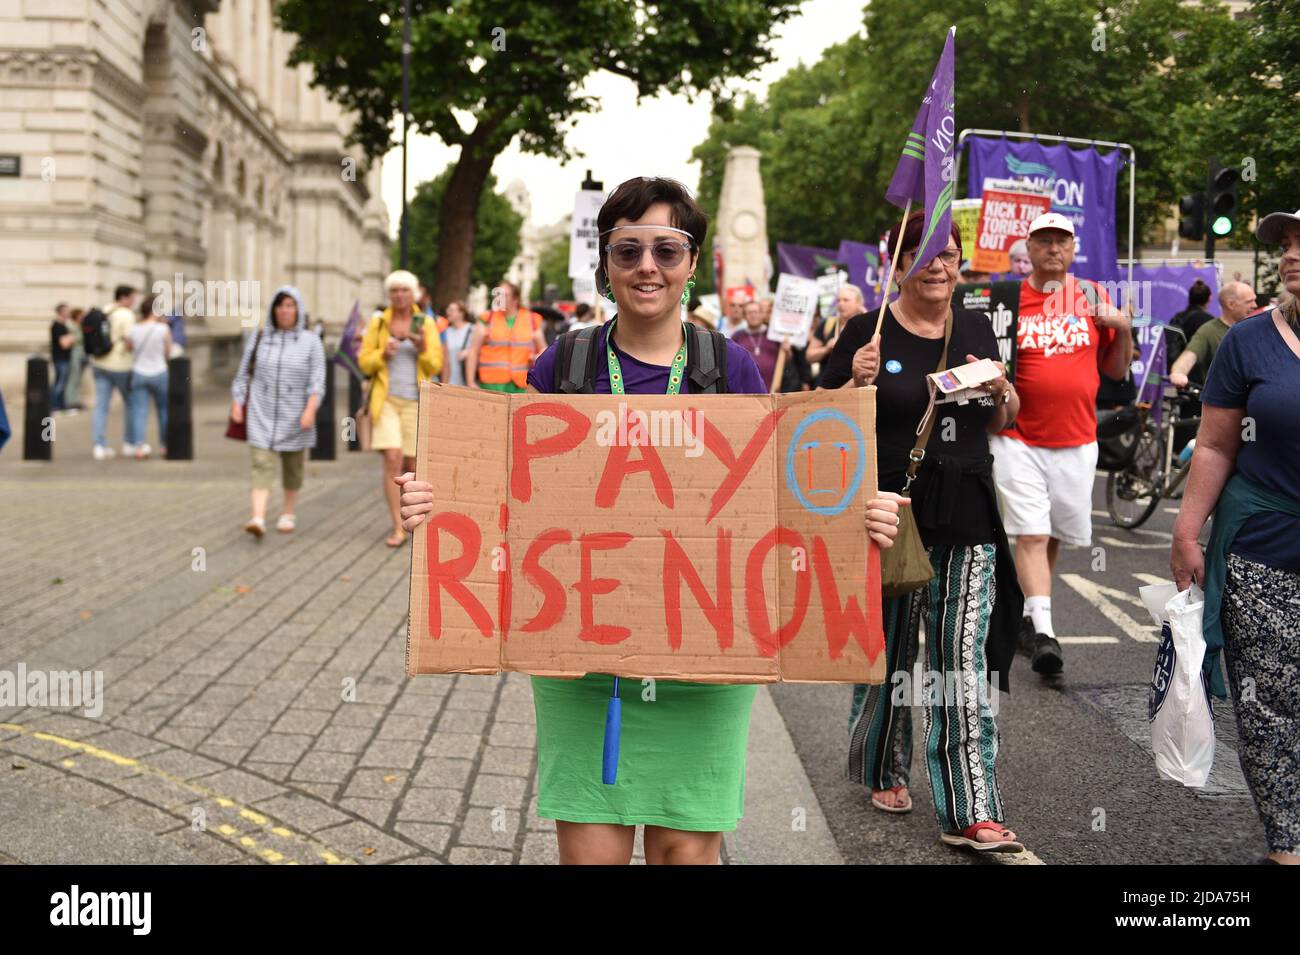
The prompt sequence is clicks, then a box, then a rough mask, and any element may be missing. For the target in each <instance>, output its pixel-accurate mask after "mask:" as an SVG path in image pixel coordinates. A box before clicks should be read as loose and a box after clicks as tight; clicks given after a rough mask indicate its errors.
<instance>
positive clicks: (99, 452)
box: [95, 444, 117, 461]
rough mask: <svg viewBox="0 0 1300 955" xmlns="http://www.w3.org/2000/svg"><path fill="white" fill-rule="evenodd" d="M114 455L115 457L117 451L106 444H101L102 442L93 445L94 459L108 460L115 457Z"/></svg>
mask: <svg viewBox="0 0 1300 955" xmlns="http://www.w3.org/2000/svg"><path fill="white" fill-rule="evenodd" d="M115 457H117V452H116V451H114V450H113V449H112V448H110V447H107V446H105V445H102V444H97V445H95V460H96V461H107V460H109V459H110V458H115Z"/></svg>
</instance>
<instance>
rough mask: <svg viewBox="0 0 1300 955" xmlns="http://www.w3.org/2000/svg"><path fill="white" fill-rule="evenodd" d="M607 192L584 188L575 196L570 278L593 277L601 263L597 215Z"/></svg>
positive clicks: (570, 244) (570, 238)
mask: <svg viewBox="0 0 1300 955" xmlns="http://www.w3.org/2000/svg"><path fill="white" fill-rule="evenodd" d="M604 204H605V194H604V193H603V192H597V191H596V190H594V189H584V190H582V191H580V192H578V193H576V194H575V195H574V198H573V225H572V230H571V231H570V232H569V278H571V279H577V278H583V277H591V276H593V275H595V274H596V267H597V266H598V265H600V236H599V234H598V227H597V225H596V216H597V215H599V214H600V207H601V206H603V205H604Z"/></svg>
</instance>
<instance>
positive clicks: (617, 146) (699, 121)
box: [383, 0, 862, 234]
mask: <svg viewBox="0 0 1300 955" xmlns="http://www.w3.org/2000/svg"><path fill="white" fill-rule="evenodd" d="M861 10H862V6H861V4H859V3H858V2H857V0H805V2H804V4H803V6H802V7H801V8H800V11H799V12H798V13H797V14H796V15H795V16H794V17H792V18H791V19H790V20H788V21H787V22H786V23H785V24H784V25H783V26H781V27H780V28H779V29H778V32H777V36H776V38H775V41H774V43H773V51H774V53H775V54H776V56H775V59H774V61H773V62H772V63H770V64H768V65H767V66H766V67H765V68H764V69H763V70H761V71H760V72H759V73H758V74H757V76H756V79H754V80H751V81H749V82H746V83H739V82H734V81H733V83H732V86H733V87H734V88H736V89H746V90H752V91H756V92H759V93H760V94H761V93H762V91H763V90H765V89H766V88H767V86H769V85H770V84H771V83H773V82H774V81H775V80H777V79H779V78H780V77H781V76H783V75H784V74H785V73H786V72H787V71H788V70H790V69H791V68H792V67H794V66H796V65H798V64H799V63H800V62H803V63H815V62H816V61H817V60H818V59H820V57H821V53H822V51H823V50H824V49H825V48H826V47H828V46H830V45H832V44H834V43H838V42H839V41H840V40H843V39H844V38H845V37H847V36H849V35H851V34H852V33H855V32H860V31H861V29H862V16H861ZM584 92H586V93H587V94H589V95H592V96H597V97H599V98H600V101H601V102H602V103H603V104H604V106H603V108H602V109H601V110H599V111H597V112H594V113H587V114H583V115H581V116H579V117H578V118H577V122H576V123H575V124H574V126H573V129H572V131H571V132H570V133H569V135H568V142H569V144H570V145H571V146H572V147H573V148H574V149H575V150H576V151H579V152H582V153H585V156H583V157H580V158H578V159H575V160H573V161H571V162H569V163H567V164H564V163H561V162H560V161H558V160H555V159H550V158H547V157H545V156H535V155H527V154H524V153H521V152H520V151H519V149H518V147H517V146H515V145H511V146H510V148H508V149H507V150H506V151H505V152H503V153H502V154H501V155H500V156H498V157H497V161H496V163H495V164H494V165H493V167H492V171H493V172H494V173H496V177H497V187H498V189H504V188H505V186H506V185H507V184H508V183H510V181H511V180H513V179H522V180H523V181H524V183H525V184H526V185H527V186H528V192H529V194H530V196H531V199H532V204H533V221H534V223H536V224H537V225H549V224H550V223H553V222H555V221H557V220H559V219H560V218H562V217H563V216H564V215H566V214H568V213H570V212H572V211H573V193H574V192H575V191H576V190H577V189H578V187H579V186H580V185H581V183H582V180H583V178H584V176H585V175H586V170H587V169H591V170H592V175H593V176H595V178H596V179H597V180H599V181H600V182H602V183H603V185H604V186H605V189H606V190H608V189H611V188H613V187H614V186H615V185H617V184H618V183H620V182H622V181H623V180H625V179H630V178H631V177H632V176H640V175H659V176H671V177H672V178H674V179H680V180H681V181H682V182H684V183H686V185H688V186H690V187H691V188H692V189H695V188H696V186H697V185H698V184H699V178H700V170H699V165H698V163H693V162H691V158H690V157H691V150H692V149H694V148H695V146H696V145H697V144H698V143H699V142H701V141H702V140H703V139H704V137H705V135H706V134H707V132H708V128H709V110H710V101H709V97H707V96H703V97H701V98H699V99H698V100H695V101H691V100H690V99H688V98H687V97H685V96H659V97H656V98H654V99H648V100H643V101H642V102H641V104H640V105H639V106H638V105H637V104H636V87H635V85H634V84H633V83H632V81H631V80H628V79H624V78H623V77H619V76H614V75H613V74H610V73H604V72H601V73H597V74H595V75H593V76H591V77H589V78H588V80H587V83H586V84H585V86H584ZM457 152H458V150H456V149H451V148H448V147H446V146H444V145H443V144H442V143H441V142H440V141H439V140H437V139H436V138H433V137H430V136H416V137H414V138H412V139H411V141H410V166H409V169H408V171H407V176H408V184H407V185H408V193H407V195H408V198H409V196H410V195H413V194H414V191H415V187H416V185H417V184H419V183H420V182H423V181H424V180H426V179H432V178H433V177H434V176H436V175H437V174H438V173H439V172H441V171H442V170H443V168H444V167H445V166H447V165H448V164H449V163H451V162H453V161H454V159H455V157H456V154H457ZM383 177H384V181H383V191H384V201H385V202H386V203H387V204H388V215H389V220H390V222H391V225H392V229H393V232H394V234H396V231H397V226H398V221H399V219H400V218H401V208H402V151H401V150H400V149H394V150H393V151H391V152H390V153H389V154H388V155H387V156H385V157H384V169H383Z"/></svg>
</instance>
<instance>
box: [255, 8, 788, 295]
mask: <svg viewBox="0 0 1300 955" xmlns="http://www.w3.org/2000/svg"><path fill="white" fill-rule="evenodd" d="M799 2H800V0H673V2H672V3H660V2H658V0H549V2H546V0H442V2H434V0H413V2H412V23H411V48H412V53H411V118H412V123H411V128H412V129H413V130H418V131H419V132H422V133H427V134H430V135H434V136H437V137H438V138H439V139H441V140H442V141H443V142H444V143H447V144H448V145H452V146H459V147H460V155H459V158H458V159H457V161H456V165H455V168H454V170H453V171H452V175H451V179H450V180H449V182H448V184H447V191H446V196H445V201H444V202H443V203H442V205H441V208H440V216H441V221H440V223H439V242H438V244H439V247H440V248H441V249H442V250H443V255H442V256H441V258H440V259H439V262H438V272H437V275H436V278H435V279H434V283H433V286H432V289H433V294H434V296H435V297H436V298H438V299H439V300H445V299H448V298H455V297H459V296H461V295H463V294H464V293H465V291H466V289H467V288H468V285H469V280H470V272H471V264H470V263H471V255H472V251H471V250H472V249H473V247H474V241H475V222H476V220H475V213H476V210H477V208H478V203H479V198H480V196H481V195H482V193H483V188H484V183H485V182H486V181H487V176H488V172H489V170H490V169H491V168H492V163H493V160H495V159H496V157H497V156H498V155H499V154H500V153H501V152H502V150H504V149H505V148H506V146H507V145H509V144H510V143H511V142H512V141H513V140H515V139H516V138H517V139H518V142H519V144H520V147H521V148H522V149H523V150H524V151H526V152H533V153H540V154H543V155H548V156H554V157H557V158H568V157H569V156H570V155H571V150H570V149H569V147H568V146H567V145H566V143H565V133H566V132H567V127H568V125H569V123H570V122H571V121H572V120H573V119H574V117H576V116H577V115H579V114H581V113H584V112H588V111H590V110H593V109H595V108H597V107H598V106H599V102H598V101H597V100H595V99H594V98H593V97H590V96H587V95H585V94H584V93H583V92H582V84H583V82H584V81H585V80H586V78H587V77H588V76H590V75H592V74H593V73H596V72H598V71H601V70H604V71H607V72H610V73H614V74H616V75H618V76H623V77H626V78H628V79H630V80H631V81H632V82H633V83H635V84H636V88H637V93H638V95H639V96H653V95H655V94H657V93H660V92H669V93H676V92H686V93H691V94H699V93H703V92H706V91H712V92H718V91H720V90H721V88H722V83H723V81H724V80H725V79H726V78H728V77H731V76H743V75H747V74H749V73H750V72H752V71H753V70H755V69H756V68H758V67H760V66H762V65H763V64H764V63H766V62H768V60H770V59H771V52H770V47H771V37H772V30H773V28H774V27H775V26H776V25H778V24H780V23H781V22H782V21H784V20H785V19H787V18H788V17H789V16H790V15H791V14H792V13H793V12H794V11H795V9H796V8H797V7H798V6H799ZM276 13H277V16H278V18H279V23H280V25H281V27H282V28H283V29H285V30H286V31H288V32H290V33H292V34H294V35H295V36H296V38H297V39H296V41H295V45H294V48H293V51H292V52H291V54H290V63H293V64H297V63H307V64H310V65H311V66H312V68H313V70H314V77H313V81H312V82H313V83H314V84H316V85H318V86H321V87H323V88H324V89H325V90H327V91H328V93H329V95H330V96H331V97H332V98H333V99H334V100H336V101H337V102H338V103H339V104H341V105H342V106H343V107H345V108H346V109H347V110H349V111H350V112H352V113H353V114H355V116H356V117H357V125H356V128H355V132H354V134H353V139H354V141H355V142H358V143H360V144H361V145H362V146H363V147H364V148H365V150H366V152H367V153H368V154H369V155H371V156H378V155H381V154H382V153H384V152H385V151H386V150H387V149H388V148H390V147H391V146H392V145H393V144H394V134H395V131H396V128H397V123H396V117H397V113H398V110H399V109H400V90H401V42H402V39H401V24H402V0H280V3H279V4H278V5H277V7H276ZM650 134H651V133H650V131H647V135H650Z"/></svg>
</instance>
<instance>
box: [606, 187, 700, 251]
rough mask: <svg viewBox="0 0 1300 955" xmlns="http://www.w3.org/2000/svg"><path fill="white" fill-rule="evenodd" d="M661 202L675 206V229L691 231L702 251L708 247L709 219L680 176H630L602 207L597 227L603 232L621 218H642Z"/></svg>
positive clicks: (696, 249)
mask: <svg viewBox="0 0 1300 955" xmlns="http://www.w3.org/2000/svg"><path fill="white" fill-rule="evenodd" d="M659 202H666V203H668V205H669V206H670V207H671V208H672V215H671V216H670V218H669V221H670V222H671V223H672V224H673V226H674V227H675V228H678V229H683V230H685V231H686V232H689V233H690V234H691V240H692V242H691V245H693V246H694V247H695V251H696V252H699V250H700V249H702V248H703V247H704V236H705V234H706V233H707V232H708V229H709V219H708V216H706V215H705V214H704V211H703V210H702V209H700V207H699V205H698V204H697V203H696V202H695V199H694V198H693V197H692V196H691V193H690V190H689V189H687V188H686V187H685V186H683V185H682V184H681V183H680V182H678V181H677V180H676V179H664V178H660V177H657V176H656V177H649V176H640V177H638V178H636V179H629V180H628V181H627V182H625V183H623V184H622V185H621V186H619V187H618V188H617V189H615V190H614V194H613V195H611V196H610V197H609V198H608V199H606V200H605V204H604V205H603V206H601V207H600V214H599V215H597V216H596V227H597V229H598V230H599V231H600V232H601V233H602V234H603V233H605V232H608V231H609V230H610V229H612V228H614V223H615V222H617V221H618V220H619V219H639V218H641V217H642V216H643V215H645V211H646V210H647V209H649V208H650V207H651V206H653V205H655V204H656V203H659ZM602 244H603V243H602Z"/></svg>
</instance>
